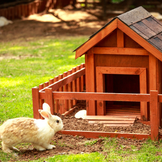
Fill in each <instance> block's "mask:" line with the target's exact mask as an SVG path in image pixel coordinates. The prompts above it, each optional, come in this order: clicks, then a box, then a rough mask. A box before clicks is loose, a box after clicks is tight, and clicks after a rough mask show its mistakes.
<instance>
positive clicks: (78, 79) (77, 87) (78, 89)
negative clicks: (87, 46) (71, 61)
mask: <svg viewBox="0 0 162 162" xmlns="http://www.w3.org/2000/svg"><path fill="white" fill-rule="evenodd" d="M80 69H81V68H80V66H77V67H76V71H78V70H80ZM76 91H77V92H80V91H81V77H79V78H77V80H76Z"/></svg>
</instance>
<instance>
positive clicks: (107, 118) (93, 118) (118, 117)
mask: <svg viewBox="0 0 162 162" xmlns="http://www.w3.org/2000/svg"><path fill="white" fill-rule="evenodd" d="M135 118H136V115H134V114H133V115H121V116H116V115H110V116H98V115H96V116H85V119H87V120H89V121H90V120H93V121H94V120H100V121H102V120H134V119H135Z"/></svg>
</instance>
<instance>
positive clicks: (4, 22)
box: [0, 16, 12, 27]
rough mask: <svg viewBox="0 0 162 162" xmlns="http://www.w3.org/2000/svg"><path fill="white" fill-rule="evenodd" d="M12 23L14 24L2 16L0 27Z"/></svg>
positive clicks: (0, 17)
mask: <svg viewBox="0 0 162 162" xmlns="http://www.w3.org/2000/svg"><path fill="white" fill-rule="evenodd" d="M11 23H12V21H11V20H7V19H6V18H5V17H3V16H0V27H1V26H5V25H8V24H11Z"/></svg>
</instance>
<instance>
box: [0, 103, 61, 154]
mask: <svg viewBox="0 0 162 162" xmlns="http://www.w3.org/2000/svg"><path fill="white" fill-rule="evenodd" d="M38 111H39V113H40V114H41V116H42V117H43V118H45V119H44V120H43V119H32V118H25V117H20V118H15V119H9V120H7V121H6V122H4V123H3V124H2V125H1V126H0V139H1V140H2V150H3V152H5V153H11V152H12V150H16V151H19V150H18V149H17V148H15V147H14V146H15V145H17V144H19V143H32V144H33V145H34V147H35V148H36V149H37V150H39V151H44V150H46V149H53V148H55V146H54V145H50V140H51V138H52V137H53V136H54V135H55V133H56V132H58V131H60V130H62V129H63V122H62V120H61V118H60V117H58V116H55V115H52V114H51V112H50V107H49V105H48V104H47V103H44V104H43V110H41V109H39V110H38Z"/></svg>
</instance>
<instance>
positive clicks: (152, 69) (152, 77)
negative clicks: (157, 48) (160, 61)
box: [149, 54, 157, 90]
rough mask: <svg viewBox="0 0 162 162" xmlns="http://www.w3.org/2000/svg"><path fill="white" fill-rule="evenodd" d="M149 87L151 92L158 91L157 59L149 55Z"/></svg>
mask: <svg viewBox="0 0 162 162" xmlns="http://www.w3.org/2000/svg"><path fill="white" fill-rule="evenodd" d="M149 83H150V84H149V87H150V90H156V89H157V87H156V58H155V57H154V56H153V55H151V54H150V55H149Z"/></svg>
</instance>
